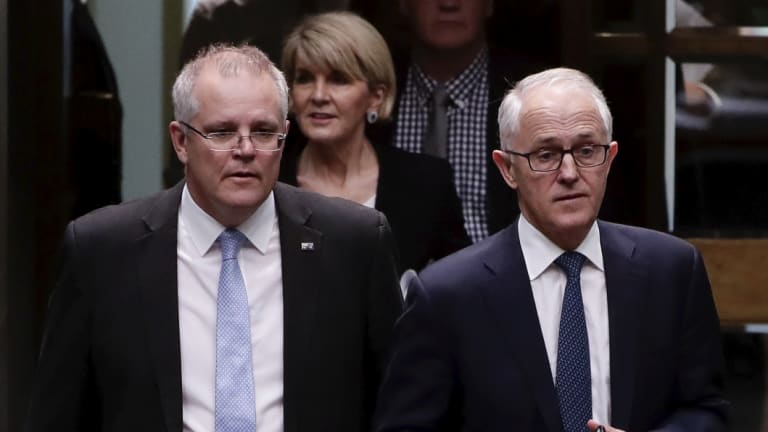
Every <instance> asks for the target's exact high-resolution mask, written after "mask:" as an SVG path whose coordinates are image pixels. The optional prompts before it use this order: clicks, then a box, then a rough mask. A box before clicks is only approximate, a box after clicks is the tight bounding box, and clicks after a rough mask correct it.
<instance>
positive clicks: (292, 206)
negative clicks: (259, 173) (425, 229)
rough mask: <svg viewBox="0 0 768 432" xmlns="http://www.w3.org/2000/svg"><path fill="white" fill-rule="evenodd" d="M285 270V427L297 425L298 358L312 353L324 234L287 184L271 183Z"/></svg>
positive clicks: (291, 428)
mask: <svg viewBox="0 0 768 432" xmlns="http://www.w3.org/2000/svg"><path fill="white" fill-rule="evenodd" d="M275 203H276V206H277V215H278V224H279V227H280V250H281V255H282V270H283V314H284V319H283V328H284V334H283V358H284V360H283V365H284V372H283V373H284V377H283V391H284V416H283V417H284V419H285V430H286V432H296V431H297V430H299V429H300V421H301V418H300V417H301V416H300V415H297V414H298V413H299V412H300V410H299V409H298V404H299V403H300V401H301V396H300V392H301V388H302V382H303V381H304V376H303V374H304V368H303V367H302V362H305V361H306V359H307V358H311V356H312V350H311V345H312V330H313V329H314V328H315V313H316V310H317V296H318V292H317V291H318V290H317V287H318V286H321V285H322V284H323V282H322V281H321V280H318V277H321V275H323V274H324V272H323V270H322V261H323V259H322V258H323V254H324V250H323V244H322V240H323V235H322V233H321V232H319V231H317V230H315V229H313V228H311V227H310V226H309V225H308V223H309V221H310V218H311V216H312V210H311V209H310V208H309V207H307V206H306V205H305V204H304V203H302V202H301V201H300V199H299V197H297V196H296V193H295V190H294V189H293V188H290V187H288V186H285V185H282V184H279V183H278V184H277V185H276V186H275Z"/></svg>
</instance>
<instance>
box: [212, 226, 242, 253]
mask: <svg viewBox="0 0 768 432" xmlns="http://www.w3.org/2000/svg"><path fill="white" fill-rule="evenodd" d="M245 241H246V238H245V235H243V233H241V232H240V231H238V230H236V229H232V228H228V229H226V230H224V232H222V233H221V234H220V235H219V244H220V245H221V259H222V260H226V259H236V258H237V252H238V251H239V250H240V246H242V245H243V243H244V242H245Z"/></svg>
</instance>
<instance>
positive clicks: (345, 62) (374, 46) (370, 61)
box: [281, 12, 396, 119]
mask: <svg viewBox="0 0 768 432" xmlns="http://www.w3.org/2000/svg"><path fill="white" fill-rule="evenodd" d="M299 58H300V59H301V60H302V61H304V62H306V63H309V64H312V65H315V66H317V67H320V68H323V69H326V70H328V71H338V72H340V73H342V74H343V75H345V76H347V77H349V78H351V79H353V80H361V81H365V82H366V83H368V86H369V87H370V88H371V89H372V90H373V89H375V88H377V87H379V86H381V87H383V88H384V100H383V101H382V103H381V105H380V106H379V109H378V113H377V114H378V115H379V118H380V119H388V118H389V116H390V114H391V112H392V106H393V105H394V102H395V91H396V89H395V67H394V65H393V63H392V55H391V54H390V52H389V48H388V47H387V43H386V42H385V41H384V38H383V37H382V36H381V34H379V32H378V31H377V30H376V29H375V28H374V27H373V26H372V25H371V24H370V23H369V22H368V21H366V20H364V19H363V18H361V17H359V16H358V15H355V14H353V13H351V12H328V13H323V14H319V15H313V16H310V17H307V18H305V19H304V20H303V21H302V22H301V23H299V25H298V26H296V28H294V29H293V31H292V32H291V34H289V35H288V37H287V38H286V39H285V43H284V44H283V53H282V62H281V63H282V68H283V71H284V73H285V75H286V76H287V78H288V83H289V85H290V84H292V83H293V81H294V78H295V72H296V62H297V59H299Z"/></svg>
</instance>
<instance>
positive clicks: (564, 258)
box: [555, 251, 587, 278]
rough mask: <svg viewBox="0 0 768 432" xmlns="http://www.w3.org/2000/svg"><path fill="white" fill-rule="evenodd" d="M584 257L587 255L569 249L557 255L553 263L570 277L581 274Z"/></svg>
mask: <svg viewBox="0 0 768 432" xmlns="http://www.w3.org/2000/svg"><path fill="white" fill-rule="evenodd" d="M586 259H587V257H585V256H584V255H582V254H580V253H578V252H573V251H569V252H565V253H564V254H562V255H560V256H559V257H557V259H556V260H555V264H557V265H558V266H560V268H561V269H563V271H564V272H565V274H566V275H567V276H568V277H569V278H571V277H574V276H578V275H580V274H581V267H582V266H583V265H584V260H586Z"/></svg>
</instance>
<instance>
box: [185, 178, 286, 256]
mask: <svg viewBox="0 0 768 432" xmlns="http://www.w3.org/2000/svg"><path fill="white" fill-rule="evenodd" d="M276 220H277V211H276V209H275V196H274V192H270V193H269V195H268V196H267V199H265V200H264V202H263V203H261V205H260V206H259V208H257V209H256V211H254V212H253V214H251V215H250V216H249V217H248V219H246V220H245V222H243V223H242V224H240V225H239V226H237V227H236V228H237V230H238V231H240V232H242V233H243V234H244V235H245V237H246V238H247V239H248V241H249V242H251V244H252V245H253V246H254V247H255V248H256V249H257V250H258V251H259V252H261V253H262V254H264V253H266V250H267V244H268V243H269V237H270V235H271V234H272V229H273V228H274V225H275V221H276ZM179 223H180V224H183V225H184V227H185V228H186V230H187V232H189V235H190V237H191V238H192V243H193V244H194V245H195V249H197V252H198V253H199V254H200V256H203V255H205V254H206V253H208V251H209V250H210V249H211V246H213V244H214V243H215V242H216V240H217V239H218V238H219V235H220V234H221V233H222V232H223V231H224V230H225V229H226V227H225V226H224V225H222V224H220V223H219V222H218V221H216V219H214V218H213V217H212V216H211V215H209V214H208V213H206V212H205V211H204V210H203V209H202V208H200V206H198V205H197V203H196V202H195V200H194V198H192V195H191V194H190V193H189V189H187V185H186V184H185V185H184V191H183V192H182V194H181V206H180V207H179Z"/></svg>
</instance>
